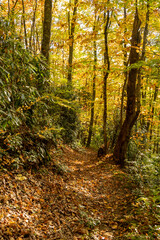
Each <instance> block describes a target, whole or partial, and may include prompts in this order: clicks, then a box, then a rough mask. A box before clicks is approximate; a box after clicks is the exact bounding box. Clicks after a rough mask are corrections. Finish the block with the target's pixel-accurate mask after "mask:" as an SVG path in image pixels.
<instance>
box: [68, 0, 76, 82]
mask: <svg viewBox="0 0 160 240" xmlns="http://www.w3.org/2000/svg"><path fill="white" fill-rule="evenodd" d="M77 4H78V0H75V2H74V9H73V16H72V21H71V23H70V12H69V13H68V32H69V58H68V86H70V87H71V86H72V65H73V44H74V32H75V24H76V18H77Z"/></svg>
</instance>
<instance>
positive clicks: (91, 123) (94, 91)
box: [86, 14, 97, 147]
mask: <svg viewBox="0 0 160 240" xmlns="http://www.w3.org/2000/svg"><path fill="white" fill-rule="evenodd" d="M96 31H97V30H96V14H95V23H94V26H93V33H94V34H95V37H94V42H93V45H94V65H93V74H94V75H93V83H92V102H91V118H90V124H89V132H88V139H87V144H86V146H87V147H89V146H90V144H91V137H92V131H93V122H94V103H95V96H96V86H95V84H96V67H97V44H96V35H97V32H96Z"/></svg>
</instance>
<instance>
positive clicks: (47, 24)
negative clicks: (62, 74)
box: [41, 0, 52, 63]
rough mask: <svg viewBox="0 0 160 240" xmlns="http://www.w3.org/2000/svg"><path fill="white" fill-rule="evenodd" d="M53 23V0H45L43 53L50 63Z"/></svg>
mask: <svg viewBox="0 0 160 240" xmlns="http://www.w3.org/2000/svg"><path fill="white" fill-rule="evenodd" d="M51 23H52V0H45V4H44V21H43V37H42V46H41V53H42V54H43V55H44V57H45V58H46V61H47V63H49V49H50V38H51Z"/></svg>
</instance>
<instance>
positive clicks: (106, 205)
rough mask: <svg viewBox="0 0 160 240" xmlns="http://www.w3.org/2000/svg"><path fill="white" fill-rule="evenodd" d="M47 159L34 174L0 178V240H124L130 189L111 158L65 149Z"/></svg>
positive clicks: (126, 177)
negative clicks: (57, 164) (56, 167)
mask: <svg viewBox="0 0 160 240" xmlns="http://www.w3.org/2000/svg"><path fill="white" fill-rule="evenodd" d="M51 155H52V160H51V162H50V163H49V164H48V166H47V167H46V166H43V167H41V168H40V169H39V170H37V171H24V170H23V171H22V170H21V171H20V170H16V171H12V172H8V171H6V172H1V173H0V174H1V175H0V239H1V240H21V239H39V240H43V239H48V240H49V239H57V240H58V239H59V240H85V239H86V240H87V239H93V240H99V239H105V240H106V239H107V240H112V239H123V236H125V234H126V233H127V232H128V230H129V225H128V218H127V217H126V216H130V212H131V209H132V202H133V196H132V193H131V190H132V189H131V188H132V187H131V185H132V184H131V182H130V180H129V178H128V176H127V174H126V173H125V172H123V171H122V170H121V169H119V167H118V166H117V165H115V164H114V162H113V160H112V155H107V156H105V157H104V158H101V159H98V158H97V154H96V152H95V151H93V150H88V149H86V150H85V151H78V150H73V149H71V148H70V147H68V146H64V147H63V152H61V153H60V152H59V153H55V151H54V150H53V151H52V153H51ZM55 162H58V163H59V164H60V165H61V169H62V168H63V170H61V169H60V170H59V171H58V172H57V171H55V167H54V164H55Z"/></svg>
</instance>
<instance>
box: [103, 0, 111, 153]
mask: <svg viewBox="0 0 160 240" xmlns="http://www.w3.org/2000/svg"><path fill="white" fill-rule="evenodd" d="M108 3H109V1H108ZM105 14H106V13H105V12H104V20H105V28H104V40H105V52H104V77H103V104H104V111H103V137H104V153H105V154H106V153H107V79H108V76H109V71H110V59H109V51H108V30H109V27H110V11H109V10H107V17H106V16H105Z"/></svg>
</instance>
